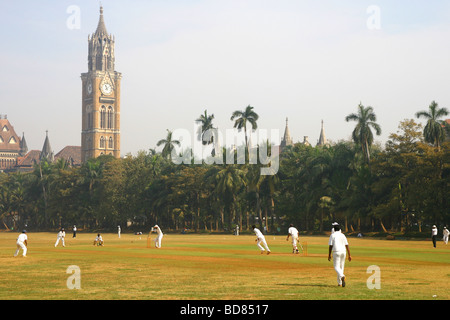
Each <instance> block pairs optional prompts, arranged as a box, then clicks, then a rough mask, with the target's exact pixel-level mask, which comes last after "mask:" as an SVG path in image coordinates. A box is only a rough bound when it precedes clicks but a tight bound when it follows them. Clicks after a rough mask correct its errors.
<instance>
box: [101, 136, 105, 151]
mask: <svg viewBox="0 0 450 320" xmlns="http://www.w3.org/2000/svg"><path fill="white" fill-rule="evenodd" d="M104 147H105V138H104V137H100V148H104Z"/></svg>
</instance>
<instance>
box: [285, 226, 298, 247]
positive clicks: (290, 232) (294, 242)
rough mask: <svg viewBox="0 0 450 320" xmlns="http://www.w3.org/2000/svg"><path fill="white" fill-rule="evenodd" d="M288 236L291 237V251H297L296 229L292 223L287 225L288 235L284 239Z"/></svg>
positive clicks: (287, 239)
mask: <svg viewBox="0 0 450 320" xmlns="http://www.w3.org/2000/svg"><path fill="white" fill-rule="evenodd" d="M289 237H291V239H292V253H298V248H297V242H298V230H297V228H295V227H294V225H293V224H290V225H289V229H288V235H287V238H286V241H289Z"/></svg>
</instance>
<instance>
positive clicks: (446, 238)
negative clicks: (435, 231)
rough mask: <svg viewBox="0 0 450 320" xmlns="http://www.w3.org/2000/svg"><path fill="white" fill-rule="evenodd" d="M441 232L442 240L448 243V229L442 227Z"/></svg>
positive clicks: (449, 232)
mask: <svg viewBox="0 0 450 320" xmlns="http://www.w3.org/2000/svg"><path fill="white" fill-rule="evenodd" d="M442 233H443V234H444V236H443V238H442V239H443V240H444V243H445V244H447V243H448V236H449V235H450V231H448V229H447V228H444V230H443V231H442Z"/></svg>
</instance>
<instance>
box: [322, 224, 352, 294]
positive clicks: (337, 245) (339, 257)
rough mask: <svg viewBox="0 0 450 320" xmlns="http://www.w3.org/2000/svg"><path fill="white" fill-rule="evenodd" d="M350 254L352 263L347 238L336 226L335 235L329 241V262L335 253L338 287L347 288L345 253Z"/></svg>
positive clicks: (334, 260)
mask: <svg viewBox="0 0 450 320" xmlns="http://www.w3.org/2000/svg"><path fill="white" fill-rule="evenodd" d="M346 250H347V253H348V261H352V257H351V256H350V249H349V247H348V242H347V238H346V237H345V235H344V234H343V233H342V232H341V227H340V226H339V225H334V233H332V234H331V236H330V240H329V241H328V261H330V260H331V252H333V265H334V270H335V271H336V273H337V281H338V286H342V287H345V275H344V266H345V256H346V255H345V251H346Z"/></svg>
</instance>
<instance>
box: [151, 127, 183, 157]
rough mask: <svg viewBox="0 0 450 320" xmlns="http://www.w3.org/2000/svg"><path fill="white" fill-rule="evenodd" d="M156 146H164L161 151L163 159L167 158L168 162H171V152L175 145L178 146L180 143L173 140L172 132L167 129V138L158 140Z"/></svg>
mask: <svg viewBox="0 0 450 320" xmlns="http://www.w3.org/2000/svg"><path fill="white" fill-rule="evenodd" d="M156 145H157V146H158V147H159V146H161V145H164V147H163V150H162V155H163V157H169V160H172V150H173V149H174V148H175V145H177V146H180V145H181V142H180V141H179V140H173V139H172V131H170V130H169V129H167V137H166V138H165V139H161V140H159V141H158V143H157V144H156Z"/></svg>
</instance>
